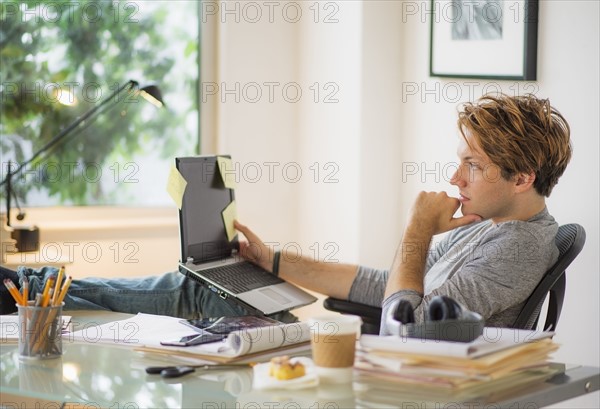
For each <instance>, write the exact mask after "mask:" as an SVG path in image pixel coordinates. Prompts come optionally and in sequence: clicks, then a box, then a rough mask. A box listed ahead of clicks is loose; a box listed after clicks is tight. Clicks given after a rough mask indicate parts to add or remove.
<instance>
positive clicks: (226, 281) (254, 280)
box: [200, 263, 283, 294]
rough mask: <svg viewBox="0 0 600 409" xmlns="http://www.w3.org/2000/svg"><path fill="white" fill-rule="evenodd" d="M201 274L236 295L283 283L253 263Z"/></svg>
mask: <svg viewBox="0 0 600 409" xmlns="http://www.w3.org/2000/svg"><path fill="white" fill-rule="evenodd" d="M249 273H251V274H249ZM200 274H202V275H203V276H205V277H206V278H208V279H210V280H212V281H213V282H215V283H219V285H221V286H223V287H225V288H226V289H228V290H230V291H232V292H233V293H236V294H239V293H244V292H246V291H250V290H254V289H255V288H260V287H266V286H268V285H272V284H279V283H282V282H283V280H282V279H281V278H279V277H277V276H274V275H273V274H271V273H269V272H267V271H265V270H263V269H262V268H260V267H257V266H255V265H254V264H251V263H236V264H231V265H228V266H220V267H217V268H214V269H208V270H202V271H201V272H200Z"/></svg>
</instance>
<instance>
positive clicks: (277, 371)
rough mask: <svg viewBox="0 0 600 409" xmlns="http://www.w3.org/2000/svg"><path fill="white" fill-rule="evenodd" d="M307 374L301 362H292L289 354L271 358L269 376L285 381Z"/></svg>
mask: <svg viewBox="0 0 600 409" xmlns="http://www.w3.org/2000/svg"><path fill="white" fill-rule="evenodd" d="M304 375H306V369H305V368H304V365H303V364H302V363H300V362H291V361H290V357H288V356H279V357H275V358H273V359H271V364H270V366H269V376H272V377H274V378H275V379H277V380H280V381H284V380H289V379H295V378H299V377H301V376H304Z"/></svg>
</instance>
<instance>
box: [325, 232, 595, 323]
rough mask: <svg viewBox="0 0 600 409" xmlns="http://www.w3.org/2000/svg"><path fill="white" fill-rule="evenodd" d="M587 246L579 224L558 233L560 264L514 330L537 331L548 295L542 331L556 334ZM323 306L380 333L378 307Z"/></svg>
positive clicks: (334, 303)
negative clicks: (574, 268)
mask: <svg viewBox="0 0 600 409" xmlns="http://www.w3.org/2000/svg"><path fill="white" fill-rule="evenodd" d="M584 244H585V229H584V228H583V227H582V226H580V225H579V224H574V223H573V224H565V225H563V226H560V227H559V228H558V233H557V234H556V246H557V247H558V250H559V256H558V260H557V261H556V263H554V265H553V266H552V267H551V268H550V269H549V270H548V271H547V272H546V274H544V277H543V278H542V280H541V281H540V283H539V284H538V285H537V287H536V288H535V290H533V292H532V293H531V295H530V296H529V298H528V299H527V301H526V302H525V305H524V306H523V308H522V309H521V312H520V313H519V316H518V317H517V319H516V320H515V322H514V323H513V325H512V326H513V328H521V329H535V328H537V324H538V320H539V317H540V312H541V309H542V305H543V304H544V300H545V299H546V296H547V295H549V299H548V311H547V314H546V322H545V323H544V327H543V329H544V330H553V331H554V330H556V325H557V324H558V319H559V318H560V313H561V310H562V305H563V300H564V298H565V286H566V274H565V273H566V269H567V267H568V266H569V265H570V264H571V262H572V261H573V260H575V257H577V255H578V254H579V253H580V252H581V249H583V245H584ZM323 306H324V307H325V308H326V309H328V310H330V311H336V312H340V313H342V314H353V315H359V316H360V317H362V320H363V326H362V332H363V334H378V333H379V327H380V323H381V308H379V307H373V306H370V305H365V304H359V303H355V302H351V301H346V300H340V299H337V298H332V297H329V298H326V299H325V300H324V301H323Z"/></svg>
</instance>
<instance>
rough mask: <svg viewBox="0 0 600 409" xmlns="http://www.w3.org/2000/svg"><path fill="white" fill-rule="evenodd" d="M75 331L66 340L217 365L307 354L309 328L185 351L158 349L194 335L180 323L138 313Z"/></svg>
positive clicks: (257, 333) (272, 329)
mask: <svg viewBox="0 0 600 409" xmlns="http://www.w3.org/2000/svg"><path fill="white" fill-rule="evenodd" d="M77 329H78V328H75V330H76V331H75V332H73V333H71V334H68V335H67V336H65V337H66V338H67V340H68V341H78V342H93V343H97V342H102V343H110V344H115V345H120V346H129V347H133V348H135V349H137V350H139V351H142V352H147V353H148V352H152V353H159V354H166V355H170V356H179V357H187V358H196V359H204V360H207V361H212V362H219V363H228V362H245V361H259V360H267V359H268V358H270V357H271V356H275V355H281V354H282V353H285V354H287V355H292V354H302V353H306V352H308V351H310V342H309V341H310V332H309V328H308V324H306V323H301V322H299V323H293V324H281V325H275V326H269V327H259V328H249V329H244V330H242V331H234V332H231V333H230V334H229V335H228V336H227V338H226V339H225V340H223V341H220V342H213V343H209V344H202V345H197V346H188V347H174V346H164V345H161V343H160V342H161V341H164V340H165V339H176V338H180V337H183V336H185V335H190V334H192V333H194V331H193V330H192V329H190V327H189V326H186V325H183V324H182V323H181V319H179V318H173V317H167V316H162V315H150V314H141V313H140V314H137V315H136V316H134V317H132V318H130V319H126V320H122V321H115V322H111V323H108V324H105V325H100V326H97V327H92V328H82V329H79V330H78V331H77Z"/></svg>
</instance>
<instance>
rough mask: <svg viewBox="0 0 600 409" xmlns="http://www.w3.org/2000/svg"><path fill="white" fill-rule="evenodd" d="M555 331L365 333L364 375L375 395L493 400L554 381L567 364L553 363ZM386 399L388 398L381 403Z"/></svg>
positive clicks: (360, 360)
mask: <svg viewBox="0 0 600 409" xmlns="http://www.w3.org/2000/svg"><path fill="white" fill-rule="evenodd" d="M552 335H553V333H550V332H534V331H523V330H512V329H506V328H486V329H485V331H484V334H483V335H482V336H481V337H479V338H478V339H476V340H475V341H473V342H469V343H460V342H444V341H430V340H420V339H414V338H403V337H397V336H389V337H376V336H371V335H363V336H362V337H361V341H360V344H361V349H362V350H361V351H360V352H359V355H358V357H357V364H356V367H357V371H358V379H359V381H361V382H363V383H364V384H365V385H366V387H367V389H368V390H369V394H370V395H371V396H373V395H374V394H373V392H374V391H375V389H377V390H378V391H379V392H382V393H381V394H377V396H378V397H380V398H381V397H384V396H385V393H384V392H385V391H386V390H389V391H392V390H393V391H395V392H396V393H397V392H398V391H404V393H405V396H407V397H408V396H410V397H411V398H412V399H414V400H418V401H419V402H422V401H431V400H432V399H433V401H436V402H439V401H440V400H448V399H452V400H453V401H456V400H470V399H482V398H486V400H488V399H490V396H491V394H494V396H495V397H496V398H497V397H498V394H500V393H505V392H508V391H512V392H514V390H515V389H516V388H521V387H525V386H529V385H531V384H532V383H537V382H540V381H543V380H545V379H548V378H549V377H551V376H553V375H554V374H556V373H558V372H559V371H560V370H561V368H560V367H558V366H556V365H551V364H550V363H549V359H550V354H551V353H552V352H554V351H555V350H556V349H557V348H558V345H557V344H555V343H554V342H553V341H552V339H551V336H552ZM380 403H383V402H380Z"/></svg>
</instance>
